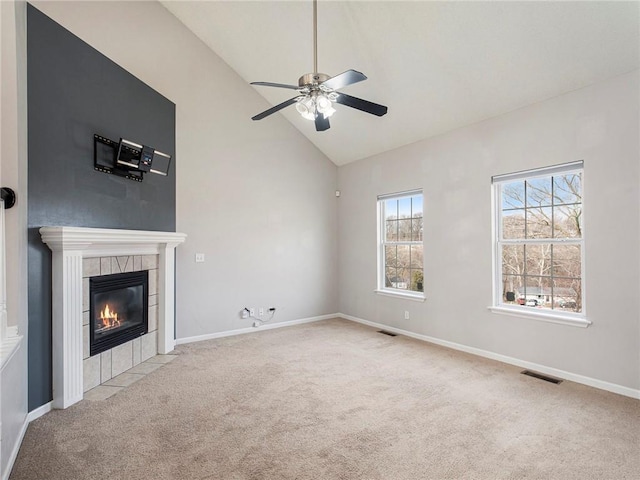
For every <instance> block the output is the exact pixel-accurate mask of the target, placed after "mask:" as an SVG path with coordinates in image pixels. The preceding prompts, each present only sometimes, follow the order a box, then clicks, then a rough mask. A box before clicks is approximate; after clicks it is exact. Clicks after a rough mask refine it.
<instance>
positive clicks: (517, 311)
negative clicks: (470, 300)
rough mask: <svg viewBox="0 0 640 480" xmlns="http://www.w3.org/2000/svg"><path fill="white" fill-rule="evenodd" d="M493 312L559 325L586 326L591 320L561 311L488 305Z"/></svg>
mask: <svg viewBox="0 0 640 480" xmlns="http://www.w3.org/2000/svg"><path fill="white" fill-rule="evenodd" d="M488 308H489V310H491V311H492V312H493V313H497V314H500V315H509V316H512V317H521V318H528V319H531V320H539V321H542V322H549V323H557V324H559V325H569V326H572V327H582V328H587V327H588V326H589V325H591V322H590V321H589V320H587V319H586V318H584V317H577V316H574V315H567V314H564V315H563V314H562V313H552V312H549V311H548V310H547V311H540V310H537V311H536V310H533V311H528V310H524V308H526V307H504V306H500V307H488ZM529 308H531V307H529Z"/></svg>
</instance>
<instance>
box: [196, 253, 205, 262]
mask: <svg viewBox="0 0 640 480" xmlns="http://www.w3.org/2000/svg"><path fill="white" fill-rule="evenodd" d="M202 262H204V253H196V263H202Z"/></svg>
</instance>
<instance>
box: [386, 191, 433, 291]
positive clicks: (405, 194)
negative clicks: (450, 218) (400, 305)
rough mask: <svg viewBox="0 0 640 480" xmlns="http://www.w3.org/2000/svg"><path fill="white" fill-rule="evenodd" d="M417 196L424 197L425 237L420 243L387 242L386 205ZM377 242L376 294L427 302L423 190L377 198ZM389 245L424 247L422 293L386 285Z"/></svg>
mask: <svg viewBox="0 0 640 480" xmlns="http://www.w3.org/2000/svg"><path fill="white" fill-rule="evenodd" d="M416 195H420V196H422V218H423V235H422V240H419V241H405V240H403V241H395V242H387V241H386V235H385V233H386V229H385V226H386V225H385V218H384V203H385V202H386V201H387V200H398V199H402V198H408V197H413V196H416ZM376 205H377V219H378V220H377V227H378V228H377V231H378V234H377V242H378V248H377V252H378V253H377V282H376V283H377V287H376V289H375V292H376V293H378V294H380V295H385V296H391V297H398V298H405V299H408V300H415V301H419V302H424V300H425V298H426V297H425V294H424V290H425V288H424V287H425V284H424V277H425V275H424V193H423V190H422V189H421V188H419V189H415V190H407V191H404V192H398V193H390V194H384V195H378V197H377V202H376ZM387 245H408V246H412V245H420V246H422V278H423V284H422V285H423V286H422V292H418V291H413V290H405V289H400V288H393V287H387V286H386V285H385V270H386V264H385V258H386V257H385V246H387Z"/></svg>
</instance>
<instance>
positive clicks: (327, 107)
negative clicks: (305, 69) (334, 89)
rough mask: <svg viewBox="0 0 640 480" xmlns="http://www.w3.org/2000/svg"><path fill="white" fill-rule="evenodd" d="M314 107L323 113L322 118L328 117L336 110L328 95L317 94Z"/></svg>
mask: <svg viewBox="0 0 640 480" xmlns="http://www.w3.org/2000/svg"><path fill="white" fill-rule="evenodd" d="M316 108H317V110H318V112H319V113H321V114H322V115H324V118H329V117H330V116H331V115H333V114H334V113H335V112H336V109H335V108H333V103H332V102H331V99H330V98H329V96H328V95H323V94H319V95H318V96H317V97H316Z"/></svg>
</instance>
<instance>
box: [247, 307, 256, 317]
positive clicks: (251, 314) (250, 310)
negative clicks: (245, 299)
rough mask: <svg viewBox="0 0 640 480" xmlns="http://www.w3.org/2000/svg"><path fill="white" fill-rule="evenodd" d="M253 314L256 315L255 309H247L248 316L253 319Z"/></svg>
mask: <svg viewBox="0 0 640 480" xmlns="http://www.w3.org/2000/svg"><path fill="white" fill-rule="evenodd" d="M255 314H256V309H255V308H250V309H249V316H250V317H253V316H255Z"/></svg>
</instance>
